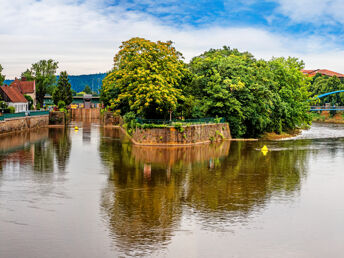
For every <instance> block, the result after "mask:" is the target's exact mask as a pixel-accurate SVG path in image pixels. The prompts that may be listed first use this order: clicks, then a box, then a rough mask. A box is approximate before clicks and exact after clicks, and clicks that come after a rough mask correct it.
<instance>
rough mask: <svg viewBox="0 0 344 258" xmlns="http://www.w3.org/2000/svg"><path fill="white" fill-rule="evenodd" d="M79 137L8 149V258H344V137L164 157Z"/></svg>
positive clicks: (1, 187)
mask: <svg viewBox="0 0 344 258" xmlns="http://www.w3.org/2000/svg"><path fill="white" fill-rule="evenodd" d="M78 125H79V127H80V129H79V130H78V131H75V130H74V129H73V128H72V127H70V128H67V130H64V129H57V128H56V129H51V128H50V129H39V130H35V131H31V132H23V133H18V134H12V135H7V136H2V137H1V138H0V257H5V258H7V257H9V258H12V257H14V258H17V257H28V258H30V257H35V258H36V257H64V258H65V257H73V258H74V257H127V256H147V257H179V258H181V257H264V258H265V257H274V258H276V257H342V256H343V252H344V247H343V239H344V238H343V233H344V219H343V218H344V204H343V200H342V197H343V196H344V170H343V164H344V138H341V137H344V127H343V126H335V125H314V126H313V127H312V128H311V130H309V131H307V132H304V133H303V134H301V135H300V136H298V137H296V139H292V140H288V141H275V142H223V143H220V144H214V145H211V146H206V145H200V146H194V147H184V148H158V147H137V146H133V145H131V144H130V143H129V142H128V140H127V139H126V138H124V136H123V135H122V134H121V133H120V132H119V131H118V130H116V129H104V128H102V127H100V126H98V125H97V124H92V123H86V122H85V123H78ZM265 144H266V145H267V146H268V148H269V152H268V153H267V154H266V155H264V154H263V153H262V152H261V151H260V148H261V147H262V146H263V145H265Z"/></svg>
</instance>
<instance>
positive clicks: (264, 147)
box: [261, 145, 269, 156]
mask: <svg viewBox="0 0 344 258" xmlns="http://www.w3.org/2000/svg"><path fill="white" fill-rule="evenodd" d="M268 151H269V149H268V147H266V145H264V146H263V148H261V152H262V153H263V155H264V156H266V154H268Z"/></svg>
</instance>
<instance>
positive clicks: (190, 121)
mask: <svg viewBox="0 0 344 258" xmlns="http://www.w3.org/2000/svg"><path fill="white" fill-rule="evenodd" d="M136 121H137V123H139V124H164V125H173V124H175V123H183V124H214V123H224V122H226V120H225V119H224V118H223V117H219V118H199V119H184V120H181V119H172V120H162V119H142V118H137V119H136Z"/></svg>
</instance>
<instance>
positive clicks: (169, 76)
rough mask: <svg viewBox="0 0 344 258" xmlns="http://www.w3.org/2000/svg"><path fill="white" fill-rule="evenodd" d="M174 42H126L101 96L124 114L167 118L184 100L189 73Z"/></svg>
mask: <svg viewBox="0 0 344 258" xmlns="http://www.w3.org/2000/svg"><path fill="white" fill-rule="evenodd" d="M181 59H182V56H181V54H180V53H179V52H177V51H176V49H175V48H174V47H173V45H172V42H170V41H169V42H161V41H158V42H152V41H149V40H146V39H143V38H132V39H130V40H128V41H125V42H123V44H122V45H121V46H120V51H119V52H118V53H117V54H116V56H115V58H114V68H113V70H112V71H110V72H109V73H108V75H107V76H106V77H105V79H104V80H103V88H102V94H101V97H102V99H103V101H104V103H105V104H106V105H109V106H111V107H112V108H113V109H116V110H118V109H119V110H120V111H121V114H125V113H127V112H129V111H133V112H134V113H136V114H137V115H138V116H141V117H145V118H166V117H167V116H168V113H169V111H175V110H176V109H177V107H178V104H179V103H180V102H181V101H183V99H184V96H183V93H182V88H183V85H182V84H183V82H184V79H185V77H186V75H187V74H188V71H187V67H186V65H185V64H184V62H183V61H182V60H181Z"/></svg>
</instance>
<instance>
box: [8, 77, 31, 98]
mask: <svg viewBox="0 0 344 258" xmlns="http://www.w3.org/2000/svg"><path fill="white" fill-rule="evenodd" d="M11 86H14V87H17V88H18V89H19V91H20V92H21V93H23V94H28V93H34V92H35V81H27V80H26V78H24V77H23V78H22V79H21V80H18V79H17V78H16V79H15V80H14V81H13V82H12V83H11Z"/></svg>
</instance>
